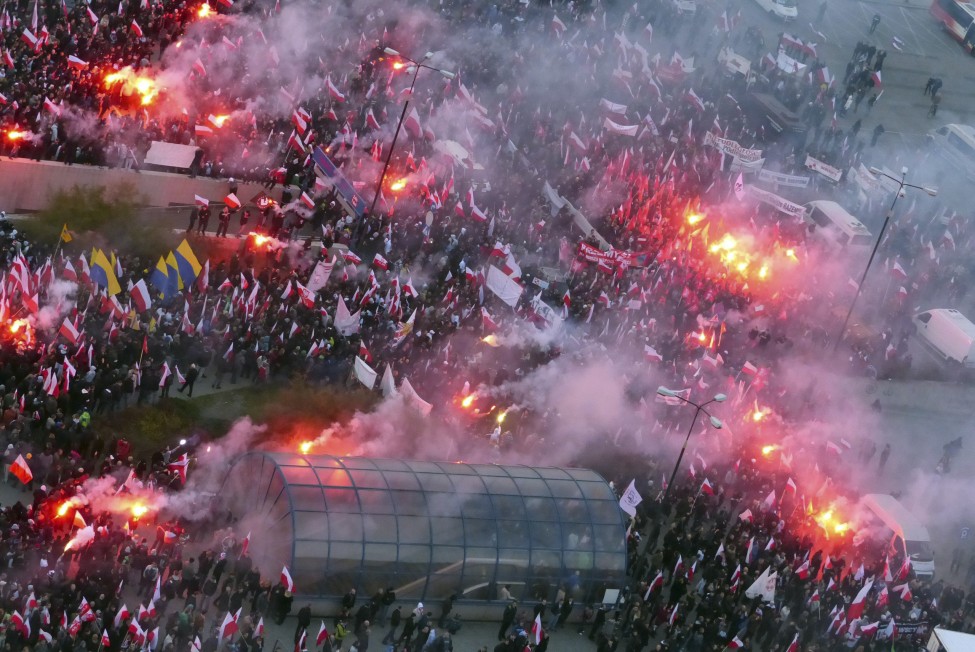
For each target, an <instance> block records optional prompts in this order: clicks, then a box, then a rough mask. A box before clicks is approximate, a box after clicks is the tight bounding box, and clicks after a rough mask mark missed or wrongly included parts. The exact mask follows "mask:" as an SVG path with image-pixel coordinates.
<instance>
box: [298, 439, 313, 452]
mask: <svg viewBox="0 0 975 652" xmlns="http://www.w3.org/2000/svg"><path fill="white" fill-rule="evenodd" d="M311 447H312V442H310V441H303V442H301V444H299V445H298V450H299V451H301V454H302V455H307V454H308V453H309V452H311Z"/></svg>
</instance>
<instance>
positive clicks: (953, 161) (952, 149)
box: [928, 124, 975, 178]
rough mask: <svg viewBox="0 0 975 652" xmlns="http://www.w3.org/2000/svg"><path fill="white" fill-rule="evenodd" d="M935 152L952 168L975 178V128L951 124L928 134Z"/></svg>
mask: <svg viewBox="0 0 975 652" xmlns="http://www.w3.org/2000/svg"><path fill="white" fill-rule="evenodd" d="M928 140H929V141H930V142H931V143H932V144H933V145H934V151H935V152H936V153H937V154H938V155H939V156H941V157H942V158H943V159H945V161H947V162H948V163H949V164H950V165H951V166H952V167H954V168H955V169H958V170H963V171H964V172H965V174H967V175H968V176H969V177H971V178H975V127H972V126H969V125H959V124H950V125H945V126H943V127H938V128H937V129H934V130H933V131H931V132H930V133H928Z"/></svg>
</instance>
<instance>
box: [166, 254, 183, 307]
mask: <svg viewBox="0 0 975 652" xmlns="http://www.w3.org/2000/svg"><path fill="white" fill-rule="evenodd" d="M166 271H168V272H169V285H168V286H167V290H168V291H167V292H166V298H167V299H168V298H169V297H171V296H173V295H175V294H176V293H177V292H179V291H180V290H182V289H183V279H181V278H180V277H179V266H178V265H177V264H176V256H175V255H173V252H171V251H170V252H169V255H168V256H166Z"/></svg>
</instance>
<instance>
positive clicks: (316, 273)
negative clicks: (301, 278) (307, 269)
mask: <svg viewBox="0 0 975 652" xmlns="http://www.w3.org/2000/svg"><path fill="white" fill-rule="evenodd" d="M334 267H335V257H334V256H333V257H332V260H330V261H324V260H320V261H318V264H317V265H315V269H314V270H312V273H311V276H309V277H308V283H306V284H305V287H307V288H308V289H309V290H311V291H312V292H318V291H319V290H321V289H322V288H323V287H325V284H326V283H328V277H329V276H331V275H332V269H333V268H334Z"/></svg>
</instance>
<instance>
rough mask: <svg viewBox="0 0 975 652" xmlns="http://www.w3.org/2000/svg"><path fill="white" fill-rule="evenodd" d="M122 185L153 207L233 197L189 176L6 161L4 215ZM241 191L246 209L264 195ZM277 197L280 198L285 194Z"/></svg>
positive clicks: (216, 184) (223, 187)
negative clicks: (80, 190)
mask: <svg viewBox="0 0 975 652" xmlns="http://www.w3.org/2000/svg"><path fill="white" fill-rule="evenodd" d="M120 183H129V184H132V185H133V186H134V187H135V188H136V191H137V192H138V193H139V194H140V195H141V196H142V197H143V198H144V199H145V202H146V205H147V206H170V205H172V204H192V203H193V196H194V195H200V196H201V197H206V198H207V199H209V200H211V201H214V202H216V203H220V202H221V201H222V200H223V198H224V197H225V196H226V194H227V182H226V181H225V180H221V181H215V180H212V179H206V178H202V177H197V178H195V179H190V178H189V177H188V176H186V175H181V174H169V173H166V172H147V171H143V172H141V173H139V174H136V173H135V172H133V171H131V170H120V169H114V170H110V169H107V168H99V167H93V166H88V165H70V166H69V165H64V164H62V163H54V162H51V161H28V160H25V159H13V160H11V159H6V158H4V159H0V210H4V211H6V212H7V213H15V212H31V211H38V210H42V209H44V208H45V207H46V206H47V202H48V198H49V197H50V196H51V195H52V194H53V193H54V192H56V191H58V190H68V189H70V188H71V187H73V186H109V187H111V186H115V185H117V184H120ZM239 186H240V187H239V189H238V191H237V197H238V198H239V199H240V200H241V201H242V202H244V204H245V205H246V204H247V203H248V202H249V201H250V199H251V198H252V197H253V196H254V195H256V194H257V193H258V192H260V191H261V190H262V188H261V185H260V184H257V183H247V184H244V183H242V184H239ZM279 189H280V186H279ZM273 196H274V197H275V198H278V197H280V192H275V193H273Z"/></svg>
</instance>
